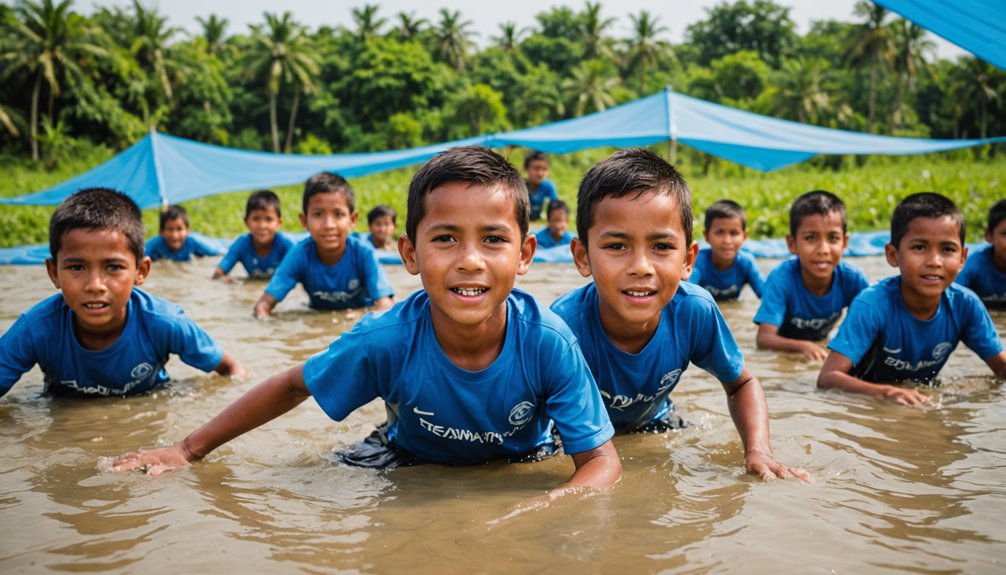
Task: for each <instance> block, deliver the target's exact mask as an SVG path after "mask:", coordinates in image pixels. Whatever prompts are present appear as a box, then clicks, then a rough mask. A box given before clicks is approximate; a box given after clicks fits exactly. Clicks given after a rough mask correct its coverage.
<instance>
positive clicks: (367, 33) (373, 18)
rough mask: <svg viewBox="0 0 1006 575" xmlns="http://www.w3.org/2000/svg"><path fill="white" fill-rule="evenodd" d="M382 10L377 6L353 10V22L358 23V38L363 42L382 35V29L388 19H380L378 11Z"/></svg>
mask: <svg viewBox="0 0 1006 575" xmlns="http://www.w3.org/2000/svg"><path fill="white" fill-rule="evenodd" d="M378 8H380V7H379V6H377V5H375V4H364V5H363V8H353V10H352V12H353V21H354V22H356V37H357V39H359V40H360V41H361V42H366V41H367V40H370V39H371V38H373V37H374V36H377V35H379V34H380V33H381V28H382V27H383V26H384V24H385V23H387V19H385V18H378V17H377V10H378Z"/></svg>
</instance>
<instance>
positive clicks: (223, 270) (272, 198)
mask: <svg viewBox="0 0 1006 575" xmlns="http://www.w3.org/2000/svg"><path fill="white" fill-rule="evenodd" d="M282 223H283V218H282V212H281V211H280V206H279V196H277V195H276V194H275V193H274V192H273V191H272V190H259V191H257V192H255V193H253V194H252V195H250V196H248V203H247V204H245V226H246V227H247V228H248V233H247V234H245V235H243V236H241V237H239V238H238V239H236V240H234V243H233V244H231V247H230V249H229V250H227V255H225V256H224V259H222V260H220V264H219V265H218V266H217V268H216V269H215V270H213V279H219V278H222V277H224V276H226V275H227V274H229V273H230V272H231V270H232V269H233V268H234V265H235V264H237V263H238V262H241V265H243V266H244V268H245V271H246V272H248V277H250V278H252V279H269V278H271V277H272V275H273V273H275V272H276V268H278V267H279V264H280V262H282V261H283V258H284V257H286V254H287V252H289V251H290V250H291V249H292V248H293V240H291V239H290V238H288V237H286V236H284V235H281V234H277V233H276V232H278V231H279V227H280V225H282Z"/></svg>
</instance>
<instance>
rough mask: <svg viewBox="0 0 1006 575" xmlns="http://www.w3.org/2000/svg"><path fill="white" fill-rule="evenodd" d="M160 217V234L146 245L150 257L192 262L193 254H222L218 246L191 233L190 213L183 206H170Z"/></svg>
mask: <svg viewBox="0 0 1006 575" xmlns="http://www.w3.org/2000/svg"><path fill="white" fill-rule="evenodd" d="M160 217H161V232H160V235H158V236H155V237H153V238H150V240H148V241H147V245H146V247H145V251H146V253H147V255H148V256H149V257H150V259H152V260H161V259H168V260H171V261H174V262H191V261H192V256H196V257H203V256H216V255H220V250H218V249H217V248H215V247H213V246H211V245H209V244H207V243H206V242H204V241H202V240H200V239H198V238H195V237H193V236H190V235H189V214H188V212H186V211H185V208H183V207H182V206H168V208H167V209H166V210H164V211H163V212H161V215H160Z"/></svg>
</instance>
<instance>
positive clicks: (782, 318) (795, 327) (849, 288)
mask: <svg viewBox="0 0 1006 575" xmlns="http://www.w3.org/2000/svg"><path fill="white" fill-rule="evenodd" d="M869 285H870V284H869V282H867V281H866V275H865V274H863V272H862V271H860V270H859V269H858V268H855V267H853V266H851V265H849V264H847V263H845V262H839V263H838V265H837V266H835V272H834V274H833V275H832V278H831V289H829V290H828V293H826V294H824V295H823V296H818V295H815V294H812V293H811V292H810V290H808V289H807V288H806V287H805V286H804V285H803V278H802V277H800V259H799V258H792V259H789V260H786V261H784V262H782V263H781V264H779V266H778V267H777V268H775V269H774V270H772V273H770V274H768V279H767V280H765V287H764V288H763V290H762V298H761V306H759V307H758V313H756V314H755V316H754V322H755V323H767V324H769V325H774V326H777V327H778V328H779V335H781V336H782V337H788V338H792V339H805V340H813V341H819V340H822V339H825V338H827V337H828V332H830V331H831V328H832V327H834V326H835V324H836V323H837V322H838V320H839V318H841V317H842V310H843V309H845V308H846V307H848V306H849V304H850V303H852V300H853V298H855V297H856V296H857V295H859V292H861V291H863V290H864V289H866V288H867V287H869Z"/></svg>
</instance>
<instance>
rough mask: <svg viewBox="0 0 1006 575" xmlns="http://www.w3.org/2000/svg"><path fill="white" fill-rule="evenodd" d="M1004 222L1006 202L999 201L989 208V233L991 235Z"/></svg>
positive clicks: (1005, 218)
mask: <svg viewBox="0 0 1006 575" xmlns="http://www.w3.org/2000/svg"><path fill="white" fill-rule="evenodd" d="M1003 220H1006V200H999V201H998V202H996V203H994V204H992V207H991V208H989V227H988V231H989V233H990V234H991V233H992V232H993V231H994V230H995V229H996V227H998V226H999V224H1000V223H1002V221H1003Z"/></svg>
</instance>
